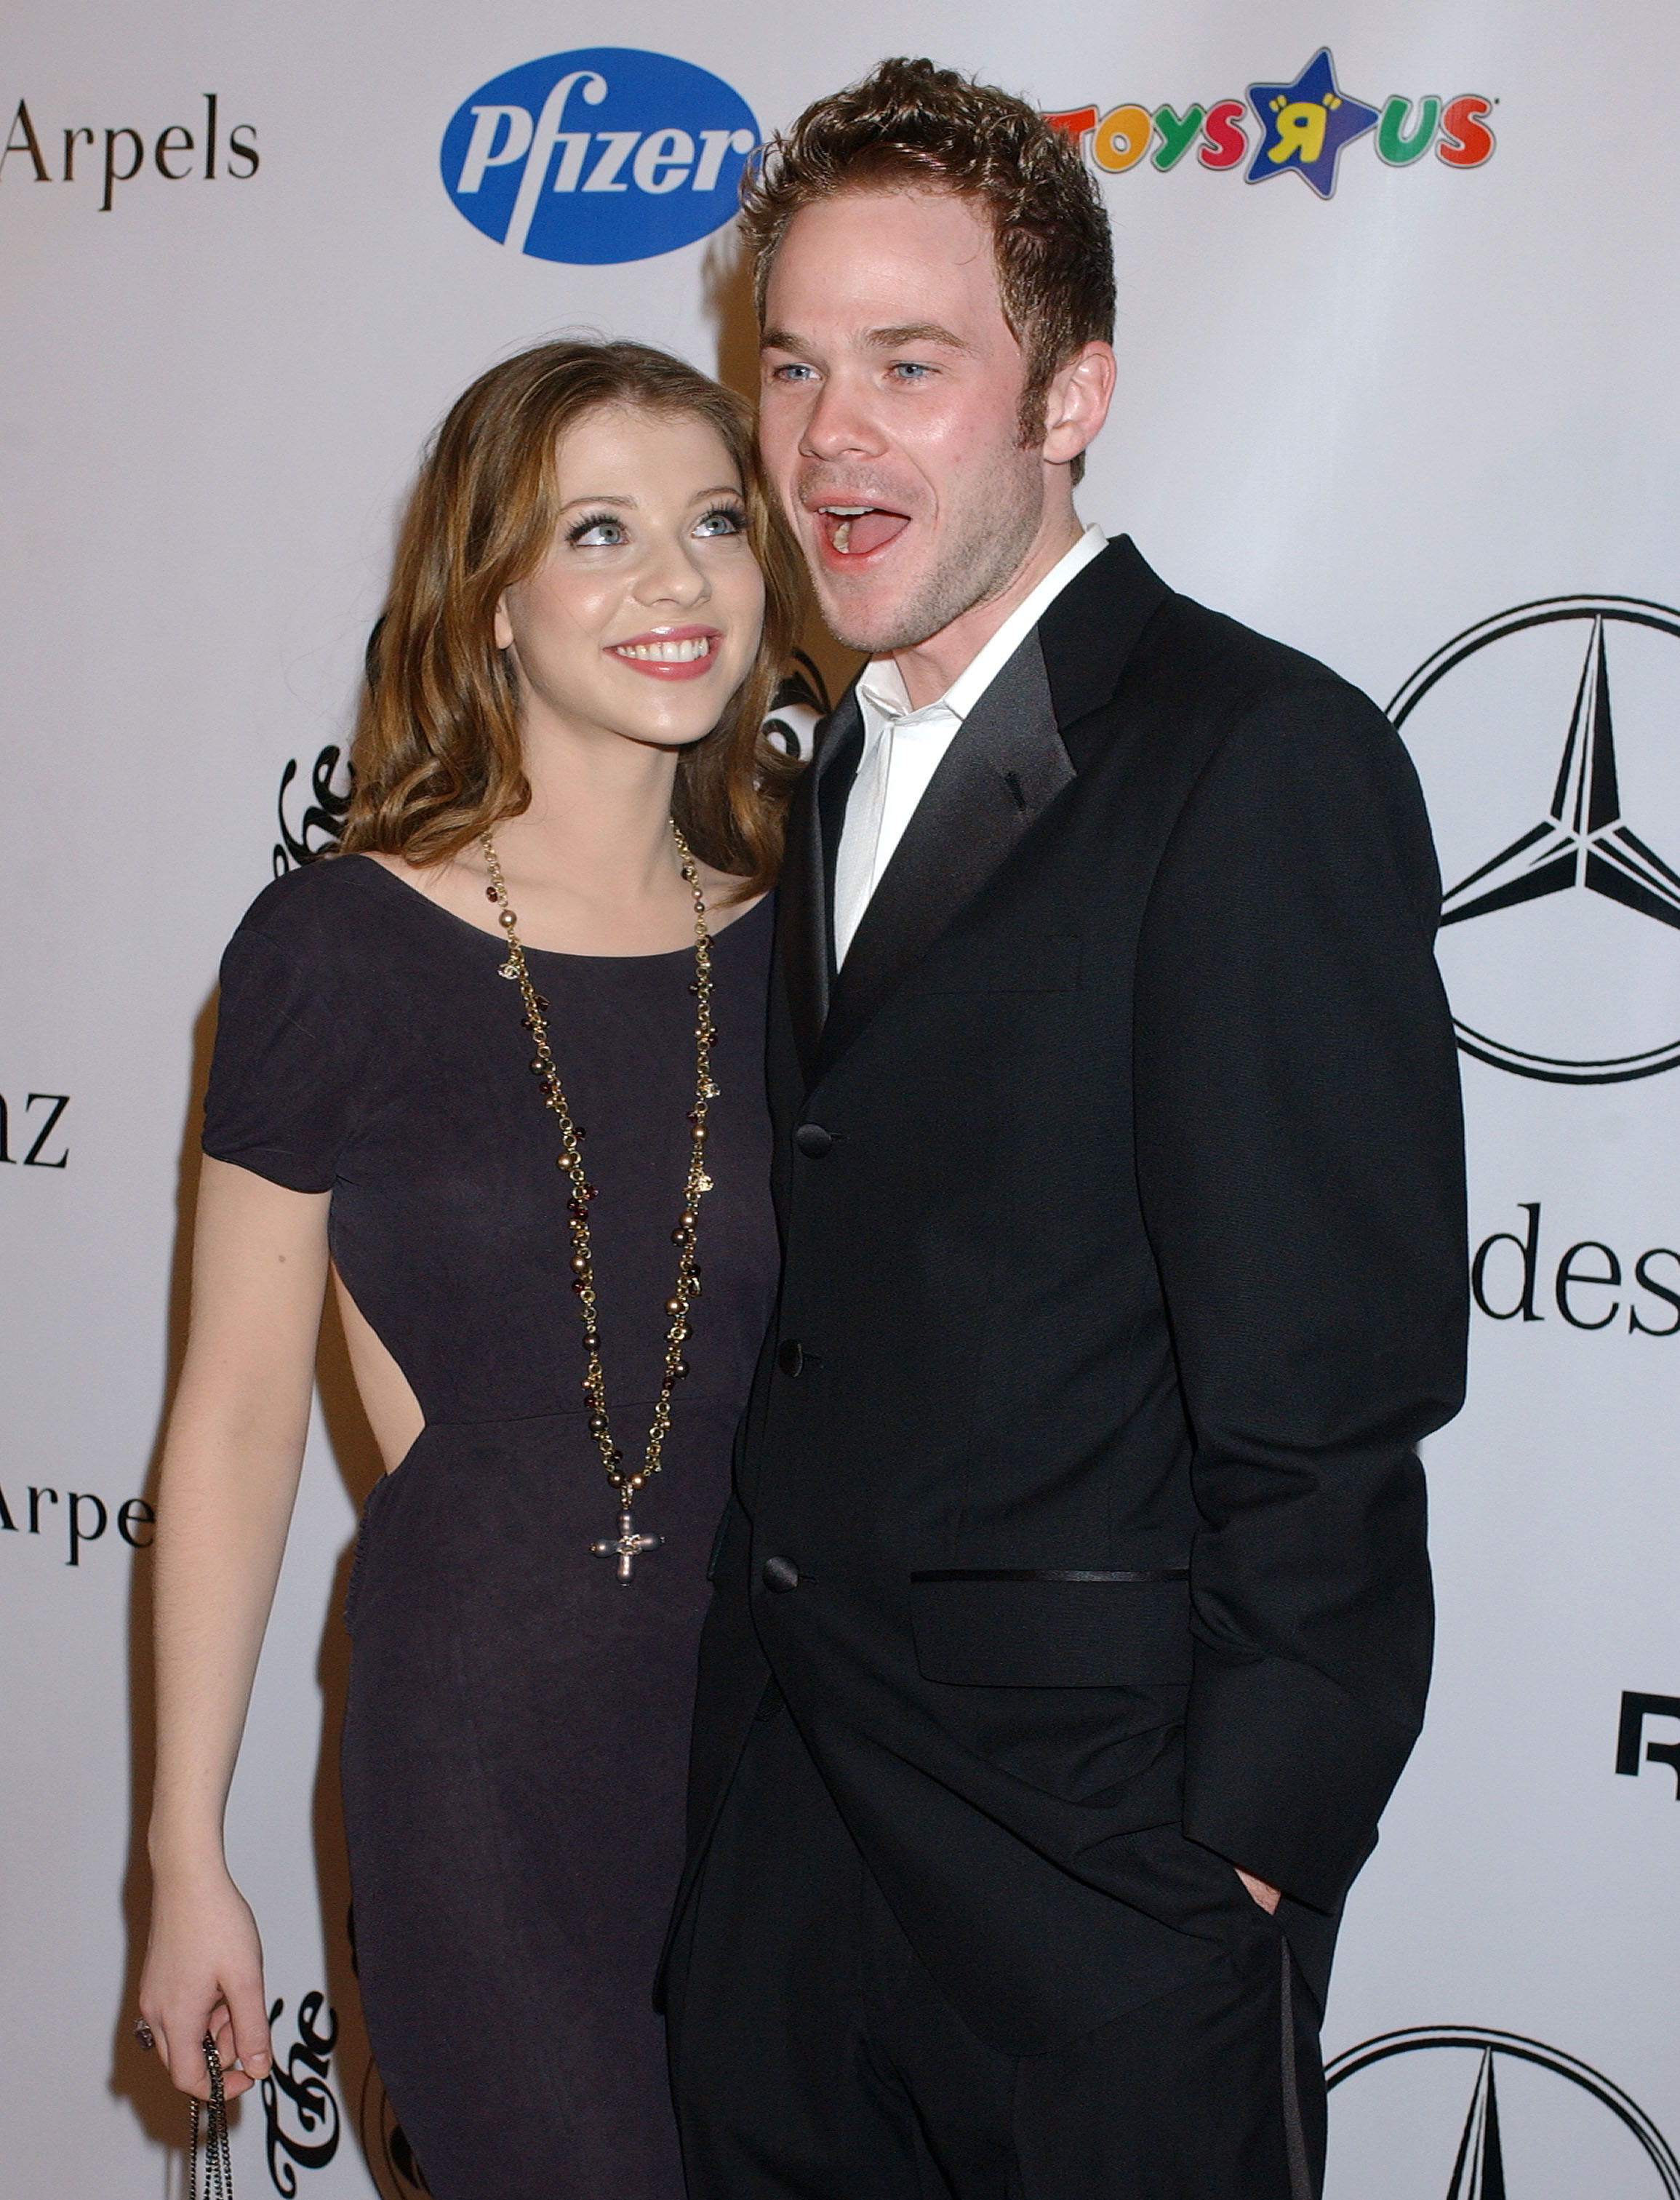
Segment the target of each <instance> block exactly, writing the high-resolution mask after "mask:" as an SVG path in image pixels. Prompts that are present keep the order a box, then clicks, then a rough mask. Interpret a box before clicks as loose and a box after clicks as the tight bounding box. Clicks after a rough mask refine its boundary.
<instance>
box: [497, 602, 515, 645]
mask: <svg viewBox="0 0 1680 2200" xmlns="http://www.w3.org/2000/svg"><path fill="white" fill-rule="evenodd" d="M494 630H495V641H496V647H497V648H498V649H512V647H513V622H512V619H511V618H509V617H508V616H507V599H506V596H498V597H497V598H496V615H495V629H494Z"/></svg>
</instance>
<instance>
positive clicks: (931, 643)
mask: <svg viewBox="0 0 1680 2200" xmlns="http://www.w3.org/2000/svg"><path fill="white" fill-rule="evenodd" d="M1083 532H1084V530H1083V529H1082V528H1081V526H1080V522H1079V520H1078V518H1076V517H1075V515H1074V510H1073V507H1072V506H1071V505H1064V506H1062V509H1061V510H1060V511H1059V512H1056V513H1055V514H1054V515H1050V514H1046V516H1045V524H1044V525H1043V526H1042V527H1041V528H1040V529H1039V532H1038V534H1037V535H1035V536H1034V538H1033V547H1032V548H1031V549H1030V550H1029V551H1028V552H1027V555H1026V557H1025V558H1023V559H1022V560H1021V564H1020V565H1018V566H1017V567H1016V570H1015V572H1014V574H1013V575H1012V576H1011V577H1010V580H1009V581H1008V582H1007V583H1006V584H1005V585H1004V588H1001V589H1000V590H999V591H998V594H996V595H995V596H988V597H987V598H986V601H985V602H984V603H981V604H975V605H972V606H970V607H969V610H967V611H964V612H963V614H962V616H961V617H958V618H954V619H952V621H951V623H950V625H949V626H944V627H941V628H940V630H939V632H938V633H937V634H934V635H929V636H928V639H927V641H919V642H916V644H915V645H914V646H913V647H910V648H908V649H895V650H894V651H893V663H894V664H896V665H897V666H898V668H899V676H900V677H901V678H902V679H903V681H904V693H905V694H906V695H907V696H908V697H909V699H910V708H911V710H912V711H920V710H922V709H923V708H924V707H925V706H926V705H928V704H929V703H936V702H937V701H938V700H939V699H940V696H941V695H943V694H944V693H945V690H946V689H947V688H949V687H950V686H951V682H953V681H955V680H957V679H959V678H960V677H961V676H962V675H963V673H964V672H965V671H966V670H968V668H969V665H971V664H973V663H974V661H975V658H977V657H978V656H979V655H980V652H981V650H982V649H984V648H985V647H986V643H987V642H988V641H991V639H992V635H994V634H996V633H997V631H998V628H999V627H1000V626H1002V625H1003V623H1004V620H1005V619H1007V618H1008V617H1010V613H1011V612H1012V611H1016V610H1018V609H1019V607H1020V606H1021V605H1022V604H1024V603H1025V602H1026V600H1027V597H1028V596H1030V595H1031V594H1032V593H1033V589H1034V588H1037V587H1038V585H1039V582H1040V581H1042V580H1043V579H1044V577H1045V574H1046V573H1048V572H1049V571H1050V570H1051V569H1052V567H1054V566H1057V565H1060V564H1061V562H1062V559H1064V558H1065V557H1066V556H1067V554H1068V552H1069V551H1070V550H1071V549H1072V548H1073V547H1074V544H1075V543H1076V542H1077V541H1079V539H1080V535H1081V534H1082V533H1083Z"/></svg>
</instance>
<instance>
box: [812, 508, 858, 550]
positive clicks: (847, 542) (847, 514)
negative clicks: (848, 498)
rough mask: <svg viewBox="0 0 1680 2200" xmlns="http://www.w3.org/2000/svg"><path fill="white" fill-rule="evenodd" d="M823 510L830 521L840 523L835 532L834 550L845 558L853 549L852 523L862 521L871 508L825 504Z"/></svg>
mask: <svg viewBox="0 0 1680 2200" xmlns="http://www.w3.org/2000/svg"><path fill="white" fill-rule="evenodd" d="M822 509H823V511H824V512H827V513H828V517H829V518H830V519H835V520H838V521H839V522H840V524H839V525H838V526H837V527H836V528H835V530H834V548H835V549H836V550H837V551H838V552H839V553H840V556H841V557H842V558H844V557H845V555H846V553H847V551H848V550H850V549H851V547H852V521H853V520H854V519H861V518H863V514H864V513H865V512H868V511H869V509H870V506H868V505H867V504H825V505H824V506H823V507H822Z"/></svg>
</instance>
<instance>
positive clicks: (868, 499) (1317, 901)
mask: <svg viewBox="0 0 1680 2200" xmlns="http://www.w3.org/2000/svg"><path fill="white" fill-rule="evenodd" d="M745 219H746V231H747V236H748V238H749V241H750V243H751V244H752V248H753V249H754V251H755V253H756V255H757V262H758V284H759V296H760V301H761V306H762V312H763V320H764V412H763V439H764V453H765V457H766V459H767V462H768V465H769V466H770V470H771V472H772V474H773V476H774V477H775V480H776V485H777V488H778V490H779V492H780V494H781V498H782V500H783V502H784V503H785V505H786V507H787V512H788V516H789V518H790V519H791V521H792V523H793V526H794V528H795V529H796V530H797V531H798V534H799V537H800V540H801V541H802V543H803V545H804V547H805V553H806V555H807V556H808V558H809V559H810V563H811V571H812V574H813V576H814V579H815V582H816V586H817V593H818V595H819V597H820V600H821V602H822V609H823V611H824V613H825V615H826V617H828V622H829V623H830V624H831V626H832V627H833V629H834V632H835V634H836V635H838V636H839V637H840V639H841V640H842V641H846V642H847V643H849V644H851V645H852V647H855V648H857V649H859V650H862V651H864V652H868V653H869V658H870V660H871V661H870V662H869V664H868V665H867V666H866V668H865V670H864V671H863V674H862V675H861V676H860V678H859V679H858V683H857V685H856V687H855V688H854V690H853V691H852V693H851V694H850V695H849V696H848V697H847V698H846V700H845V701H844V702H843V703H842V705H840V709H839V710H838V711H837V712H836V713H835V715H834V719H833V721H832V722H831V723H830V724H829V726H828V729H827V732H826V734H825V736H824V738H823V740H822V744H821V746H820V748H819V752H818V755H817V761H816V763H815V764H814V765H813V766H812V768H811V771H810V772H809V774H808V775H807V776H806V779H805V782H804V783H803V785H802V787H801V788H800V791H799V795H798V798H797V799H796V801H795V805H794V810H793V819H792V825H791V840H790V845H789V851H788V857H787V873H786V878H785V884H784V888H783V893H782V899H781V915H780V918H779V926H780V940H779V950H778V963H777V968H776V974H775V977H774V980H773V988H772V1009H771V1015H772V1031H771V1039H770V1079H771V1086H772V1094H773V1103H774V1107H775V1110H776V1156H777V1158H776V1193H777V1199H778V1202H779V1207H780V1214H781V1227H782V1232H783V1238H784V1247H785V1261H786V1265H785V1271H784V1277H783V1282H782V1287H781V1301H780V1304H779V1307H778V1310H777V1315H776V1323H775V1325H774V1328H773V1331H772V1333H771V1336H770V1340H769V1343H768V1344H767V1347H766V1350H765V1354H764V1360H763V1363H762V1365H761V1366H760V1369H759V1373H758V1383H757V1386H756V1389H755V1392H754V1396H753V1400H752V1407H751V1408H750V1410H749V1413H748V1417H747V1420H746V1426H745V1428H744V1431H743V1434H742V1439H741V1445H740V1454H739V1463H738V1476H737V1483H738V1499H737V1502H736V1504H735V1506H734V1507H732V1510H731V1513H730V1516H729V1518H728V1519H727V1520H726V1522H725V1524H724V1527H723V1530H722V1532H721V1533H720V1536H719V1542H718V1551H717V1558H716V1561H715V1567H714V1579H715V1583H716V1589H717V1595H716V1600H715V1605H714V1609H713V1612H712V1616H711V1620H710V1622H709V1623H708V1632H707V1637H706V1641H705V1650H704V1653H703V1660H702V1663H703V1673H702V1683H701V1700H700V1712H699V1717H698V1723H697V1729H696V1747H695V1760H694V1792H693V1814H692V1827H693V1834H694V1853H693V1857H692V1859H691V1864H690V1871H689V1877H688V1883H687V1886H686V1887H685V1891H684V1894H683V1898H682V1901H681V1903H680V1905H679V1910H678V1917H677V1923H676V1928H674V1932H673V1937H672V1944H671V1954H670V1963H669V1967H668V2006H669V2010H670V2019H671V2036H672V2043H673V2050H672V2051H673V2071H674V2077H675V2084H676V2093H677V2099H678V2106H679V2113H680V2115H681V2117H682V2126H683V2136H684V2145H685V2152H686V2161H687V2165H688V2175H689V2178H690V2189H691V2191H692V2192H693V2193H694V2194H695V2195H696V2196H699V2200H770V2196H777V2200H793V2196H796V2195H797V2196H799V2200H930V2197H931V2196H955V2200H1012V2197H1013V2200H1122V2197H1123V2200H1168V2196H1171V2200H1308V2196H1309V2195H1311V2194H1313V2193H1314V2192H1316V2191H1317V2189H1318V2184H1319V2179H1320V2170H1321V2164H1322V2156H1323V2136H1324V2133H1323V2126H1324V2103H1323V2086H1322V2079H1321V2075H1320V2062H1319V2057H1318V2052H1317V2027H1318V2012H1319V2010H1320V2007H1321V2005H1322V2000H1323V1995H1324V1991H1325V1986H1326V1981H1327V1978H1328V1973H1329V1964H1330V1955H1331V1948H1332V1941H1333V1939H1334V1935H1335V1930H1336V1923H1337V1919H1338V1914H1339V1911H1340V1907H1341V1904H1342V1901H1343V1896H1344V1894H1345V1893H1346V1891H1347V1888H1348V1886H1349V1881H1351V1880H1352V1878H1353V1876H1354V1875H1355V1872H1356V1871H1357V1870H1358V1869H1359V1867H1360V1865H1361V1863H1362V1862H1363V1860H1364V1858H1365V1857H1366V1856H1367V1854H1368V1852H1369V1851H1370V1849H1371V1846H1372V1844H1373V1840H1375V1837H1376V1827H1377V1820H1378V1817H1379V1813H1380V1811H1381V1810H1382V1808H1383V1805H1384V1801H1385V1800H1386V1799H1387V1796H1388V1794H1389V1792H1390V1788H1391V1787H1392V1785H1393V1783H1394V1781H1395V1779H1396V1776H1397V1775H1398V1774H1399V1771H1400V1769H1401V1767H1402V1764H1404V1762H1405V1759H1406V1757H1407V1755H1408V1752H1409V1750H1410V1748H1411V1746H1412V1742H1413V1740H1414V1736H1415V1735H1416V1733H1417V1729H1418V1726H1419V1723H1420V1718H1421V1716H1422V1711H1423V1703H1424V1695H1425V1687H1426V1682H1427V1675H1428V1667H1429V1657H1430V1633H1431V1601H1430V1585H1429V1574H1428V1565H1427V1560H1426V1558H1425V1546H1424V1490H1423V1481H1422V1474H1421V1470H1420V1466H1419V1464H1418V1461H1417V1459H1416V1456H1415V1454H1414V1448H1413V1447H1414V1445H1415V1443H1416V1442H1417V1441H1418V1439H1419V1438H1420V1437H1421V1436H1424V1435H1425V1434H1426V1433H1427V1432H1428V1431H1431V1430H1432V1429H1434V1428H1437V1427H1438V1426H1439V1425H1441V1423H1442V1422H1443V1421H1444V1420H1446V1419H1448V1418H1449V1416H1450V1415H1451V1414H1452V1413H1454V1412H1455V1410H1456V1409H1457V1407H1458V1405H1459V1403H1460V1395H1461V1382H1462V1363H1463V1350H1464V1333H1465V1316H1466V1307H1465V1289H1464V1242H1463V1213H1462V1171H1461V1153H1460V1118H1459V1105H1458V1090H1457V1081H1456V1075H1455V1055H1454V1049H1453V1042H1452V1035H1451V1029H1450V1025H1449V1018H1448V1015H1447V1011H1446V1009H1445V1005H1444V1003H1443V998H1442V994H1441V989H1440V986H1439V982H1438V980H1437V974H1436V971H1435V967H1434V963H1433V960H1432V956H1431V939H1432V934H1433V930H1434V926H1435V922H1436V917H1437V904H1438V898H1439V886H1438V880H1437V873H1436V869H1435V864H1434V859H1433V855H1432V851H1431V845H1430V838H1429V832H1428V828H1427V824H1426V822H1425V816H1424V811H1423V807H1422V804H1421V801H1420V797H1419V793H1418V789H1417V785H1416V782H1415V780H1414V775H1413V774H1412V771H1411V769H1410V767H1409V765H1408V761H1407V759H1406V757H1405V754H1404V752H1403V751H1402V748H1401V746H1400V744H1399V742H1398V740H1396V738H1395V736H1394V734H1393V733H1392V732H1391V730H1390V728H1389V727H1388V725H1387V723H1386V722H1385V721H1384V719H1383V717H1381V716H1380V714H1379V712H1378V711H1376V710H1375V709H1374V708H1373V706H1372V705H1370V704H1369V703H1368V702H1367V701H1366V700H1365V699H1364V698H1363V697H1361V696H1360V695H1359V694H1357V693H1355V691H1354V690H1353V689H1351V688H1349V687H1347V686H1346V685H1345V684H1344V683H1343V682H1341V681H1339V680H1338V679H1337V678H1336V677H1335V676H1333V675H1332V674H1331V673H1329V672H1327V671H1326V670H1324V669H1323V668H1322V667H1321V666H1319V665H1317V664H1313V663H1311V662H1309V661H1308V659H1306V658H1302V657H1299V656H1297V655H1295V654H1294V653H1293V652H1290V651H1288V650H1285V649H1284V648H1281V647H1279V646H1278V645H1276V644H1274V643H1273V642H1269V641H1262V640H1261V639H1260V638H1259V637H1258V636H1257V635H1252V634H1250V633H1248V632H1246V631H1245V630H1244V629H1242V628H1240V627H1238V626H1236V625H1234V624H1232V623H1231V622H1230V621H1228V620H1226V619H1223V618H1220V617H1216V616H1215V615H1214V614H1213V613H1211V612H1209V611H1203V610H1202V609H1201V608H1199V607H1198V606H1196V605H1194V604H1192V603H1190V602H1189V601H1187V600H1185V599H1184V598H1182V597H1180V596H1176V595H1174V594H1173V593H1172V591H1171V590H1170V589H1169V588H1168V587H1167V586H1166V585H1165V584H1164V583H1163V582H1161V581H1159V580H1157V579H1156V576H1155V575H1154V574H1153V573H1152V572H1151V571H1150V570H1149V568H1148V567H1147V566H1146V565H1144V561H1143V559H1141V558H1140V557H1139V553H1138V552H1137V551H1136V550H1135V549H1134V548H1133V546H1132V544H1131V543H1130V541H1127V540H1126V539H1124V538H1121V540H1120V541H1115V542H1113V543H1108V544H1105V543H1104V542H1103V538H1102V537H1101V535H1100V534H1098V532H1097V531H1096V530H1081V527H1080V523H1079V521H1078V520H1077V518H1075V517H1074V506H1073V495H1072V492H1073V487H1074V482H1075V480H1076V479H1077V477H1078V474H1079V471H1080V457H1081V453H1083V452H1084V450H1085V448H1086V446H1087V444H1088V443H1089V442H1090V441H1091V439H1092V436H1095V435H1096V434H1097V432H1098V429H1099V428H1100V427H1101V426H1102V424H1103V415H1104V412H1105V411H1106V409H1107V406H1108V403H1109V396H1110V393H1111V391H1112V389H1113V387H1114V378H1115V367H1114V359H1113V354H1112V352H1111V350H1110V348H1109V336H1110V334H1111V328H1112V315H1113V298H1114V288H1113V276H1112V271H1111V263H1110V257H1109V238H1108V232H1107V227H1106V223H1105V220H1104V217H1103V212H1102V208H1101V205H1100V202H1098V198H1097V196H1096V193H1095V191H1094V190H1093V188H1092V182H1091V180H1090V178H1088V177H1087V175H1086V172H1085V170H1084V167H1083V166H1082V164H1081V162H1080V158H1079V156H1078V154H1077V152H1076V151H1075V150H1074V149H1073V148H1071V147H1070V146H1068V145H1067V144H1066V143H1064V142H1063V141H1062V140H1060V139H1058V138H1057V137H1056V136H1055V135H1054V134H1053V133H1052V132H1051V131H1050V130H1049V129H1048V128H1047V127H1046V126H1045V124H1044V123H1043V122H1042V121H1041V120H1039V117H1038V116H1037V115H1036V114H1033V111H1032V109H1030V108H1027V107H1026V106H1024V105H1023V104H1022V103H1021V102H1019V101H1016V100H1015V99H1012V98H1010V97H1005V96H1004V94H1002V93H1000V92H998V91H991V90H988V89H986V88H984V87H980V86H976V85H972V84H970V83H969V82H968V81H966V80H965V79H962V78H959V77H957V76H956V75H954V74H952V73H949V72H943V71H937V70H935V69H934V68H933V67H932V66H931V64H929V63H928V62H925V61H889V62H886V63H883V64H882V65H881V67H879V68H877V69H876V70H875V72H874V73H873V74H872V75H871V76H870V77H869V79H866V80H865V81H864V82H863V84H861V85H858V86H856V87H854V88H853V89H852V91H847V92H843V93H841V94H839V95H838V96H836V97H833V98H830V99H826V100H822V101H820V102H818V103H817V105H816V106H814V107H813V108H811V109H810V110H809V111H808V112H807V113H806V114H805V115H804V116H803V117H802V118H801V120H799V123H798V124H797V125H796V126H794V128H793V131H792V132H790V133H789V134H788V135H787V138H785V139H782V140H781V141H779V142H778V143H776V145H775V146H773V147H772V148H771V149H770V155H769V157H768V160H767V161H766V163H765V165H764V170H763V173H762V174H761V175H760V176H759V177H758V179H757V181H756V182H755V183H754V184H752V187H751V189H750V190H749V193H748V196H747V199H746V216H745Z"/></svg>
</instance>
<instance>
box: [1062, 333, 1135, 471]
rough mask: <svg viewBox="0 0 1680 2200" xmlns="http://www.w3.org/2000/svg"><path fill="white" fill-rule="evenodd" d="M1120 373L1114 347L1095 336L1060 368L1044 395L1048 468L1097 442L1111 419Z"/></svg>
mask: <svg viewBox="0 0 1680 2200" xmlns="http://www.w3.org/2000/svg"><path fill="white" fill-rule="evenodd" d="M1117 372H1118V370H1117V369H1116V367H1115V355H1114V348H1113V346H1112V345H1110V344H1105V343H1103V342H1101V341H1100V340H1099V339H1098V338H1096V337H1093V338H1092V341H1091V342H1089V343H1088V344H1085V345H1083V346H1081V348H1080V349H1079V350H1078V351H1076V352H1075V353H1074V356H1073V357H1072V358H1071V359H1070V360H1068V363H1067V365H1066V366H1063V367H1060V368H1058V369H1057V373H1056V376H1055V378H1054V379H1053V380H1052V381H1051V385H1050V388H1049V389H1048V390H1047V391H1046V392H1045V442H1044V457H1045V463H1046V465H1063V466H1065V465H1068V464H1069V463H1070V462H1071V461H1072V460H1073V459H1076V458H1078V456H1079V455H1080V452H1081V451H1083V450H1084V449H1085V448H1086V446H1087V445H1088V444H1090V443H1092V442H1095V441H1096V438H1097V435H1098V430H1100V429H1101V427H1102V425H1103V422H1104V421H1105V420H1106V419H1107V418H1108V417H1109V401H1110V400H1111V399H1112V398H1113V396H1114V394H1115V377H1116V374H1117Z"/></svg>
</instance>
